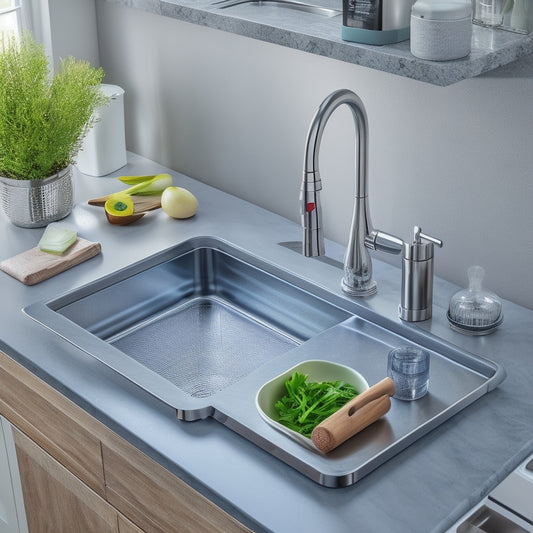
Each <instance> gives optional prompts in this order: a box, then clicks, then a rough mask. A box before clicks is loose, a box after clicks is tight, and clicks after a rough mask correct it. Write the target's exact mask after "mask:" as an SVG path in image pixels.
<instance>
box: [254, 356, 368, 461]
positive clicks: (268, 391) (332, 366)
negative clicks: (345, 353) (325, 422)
mask: <svg viewBox="0 0 533 533" xmlns="http://www.w3.org/2000/svg"><path fill="white" fill-rule="evenodd" d="M295 372H299V373H300V374H305V375H307V376H309V377H308V379H307V381H308V382H318V383H320V382H322V381H339V380H342V381H345V382H346V383H349V384H350V385H352V386H353V387H355V388H356V390H357V392H358V393H359V394H361V393H362V392H364V391H365V390H367V389H368V383H367V381H366V379H365V378H364V377H363V376H362V375H361V374H359V372H356V371H355V370H354V369H353V368H350V367H349V366H345V365H341V364H339V363H333V362H331V361H322V360H309V361H303V362H302V363H298V364H297V365H295V366H293V367H292V368H289V370H287V371H286V372H283V374H280V375H279V376H276V377H275V378H273V379H271V380H270V381H267V382H266V383H265V384H264V385H263V386H262V387H261V388H260V389H259V391H258V392H257V395H256V397H255V406H256V407H257V410H258V411H259V414H260V415H261V417H262V418H263V419H264V420H265V422H267V423H268V424H270V425H271V426H273V427H274V428H276V429H277V430H279V431H281V432H282V433H285V434H286V435H288V436H289V437H291V438H292V439H294V440H295V441H296V442H299V443H300V444H302V445H304V446H306V447H307V448H310V449H312V450H315V451H316V447H315V445H314V444H313V441H312V440H311V439H309V438H308V437H304V436H303V435H302V434H301V433H298V432H297V431H293V430H292V429H289V428H288V427H286V426H284V425H283V424H280V423H279V422H278V421H277V417H278V415H277V412H276V409H275V408H274V405H275V404H276V402H277V401H278V400H280V399H281V398H282V397H283V396H285V395H286V394H287V389H286V388H285V381H287V379H289V378H290V377H291V376H292V375H293V374H294V373H295Z"/></svg>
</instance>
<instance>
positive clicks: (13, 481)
mask: <svg viewBox="0 0 533 533" xmlns="http://www.w3.org/2000/svg"><path fill="white" fill-rule="evenodd" d="M27 531H28V526H27V524H26V516H25V513H24V503H23V500H22V487H21V485H20V476H19V470H18V465H17V457H16V452H15V444H14V442H13V434H12V432H11V425H10V424H9V422H8V421H7V420H6V419H5V418H3V417H2V416H0V533H27Z"/></svg>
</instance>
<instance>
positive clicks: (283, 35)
mask: <svg viewBox="0 0 533 533" xmlns="http://www.w3.org/2000/svg"><path fill="white" fill-rule="evenodd" d="M106 1H108V2H111V3H115V4H121V5H125V6H128V7H130V8H134V9H140V10H143V11H147V12H150V13H153V14H158V15H162V16H166V17H170V18H174V19H177V20H182V21H186V22H190V23H192V24H198V25H201V26H207V27H210V28H215V29H219V30H223V31H228V32H231V33H235V34H238V35H243V36H246V37H249V38H252V39H258V40H261V41H266V42H270V43H274V44H278V45H281V46H286V47H289V48H293V49H296V50H302V51H304V52H309V53H311V54H316V55H320V56H325V57H330V58H333V59H337V60H339V61H344V62H346V63H353V64H355V65H361V66H363V67H367V68H371V69H374V70H380V71H383V72H388V73H390V74H394V75H398V76H402V77H406V78H410V79H414V80H418V81H422V82H425V83H430V84H433V85H438V86H442V87H444V86H447V85H451V84H453V83H457V82H459V81H461V80H465V79H469V78H474V77H476V76H479V75H480V74H483V73H486V72H490V71H492V70H494V69H496V68H498V67H501V66H503V65H508V64H509V63H512V62H513V61H516V60H517V59H519V58H521V57H523V56H525V55H528V54H531V53H532V52H533V35H532V34H529V35H521V34H516V33H511V32H508V31H504V30H491V29H488V28H482V27H479V26H475V25H474V27H473V36H472V51H471V53H470V55H469V56H468V57H466V58H464V59H459V60H455V61H443V62H437V61H426V60H422V59H418V58H416V57H414V56H413V55H412V54H411V52H410V44H409V41H404V42H402V43H398V44H394V45H386V46H373V45H363V44H357V43H350V42H347V41H343V40H342V39H341V25H342V15H341V14H339V15H337V16H333V17H325V16H320V15H316V14H312V13H306V12H302V11H299V10H295V9H287V8H283V7H279V6H275V5H268V4H265V3H264V4H262V5H258V4H256V3H255V4H254V3H243V4H240V5H237V6H233V7H230V8H226V9H221V8H220V6H219V5H217V4H214V3H213V0H106ZM311 3H313V4H316V5H320V6H323V7H328V8H335V9H338V10H341V9H342V5H341V2H340V0H313V2H311Z"/></svg>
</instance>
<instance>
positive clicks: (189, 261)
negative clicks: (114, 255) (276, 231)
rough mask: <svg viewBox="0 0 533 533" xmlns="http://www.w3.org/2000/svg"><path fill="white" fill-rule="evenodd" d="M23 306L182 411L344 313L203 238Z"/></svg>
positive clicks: (199, 412)
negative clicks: (62, 292)
mask: <svg viewBox="0 0 533 533" xmlns="http://www.w3.org/2000/svg"><path fill="white" fill-rule="evenodd" d="M25 312H26V313H27V314H28V315H29V316H31V317H32V318H35V319H36V320H38V321H39V322H41V323H42V324H44V325H45V326H47V327H49V328H50V329H52V330H53V331H55V332H56V333H58V334H59V335H61V336H63V337H64V338H65V339H67V340H68V341H69V342H71V343H72V344H74V345H75V346H77V347H79V348H81V349H82V350H84V351H85V352H87V353H89V354H90V355H92V356H93V357H95V358H97V359H99V360H100V361H102V362H104V363H105V364H107V365H108V366H110V367H112V368H114V369H115V370H117V371H118V372H120V373H121V374H123V375H124V376H126V377H127V378H128V379H130V380H131V381H134V382H135V383H137V384H138V385H140V386H141V387H142V388H144V389H145V390H147V391H148V392H150V393H151V394H153V395H154V396H156V397H158V398H160V399H161V400H163V401H164V402H166V403H168V404H169V405H171V406H172V407H175V408H176V409H177V410H178V412H179V413H181V414H179V415H178V416H180V417H181V418H187V419H194V418H203V417H205V416H208V415H209V414H210V413H211V410H210V408H209V407H208V406H206V407H205V408H199V407H198V405H194V403H193V399H201V398H209V397H210V396H212V395H214V394H216V393H218V392H220V391H222V390H224V389H225V388H226V387H228V386H230V385H232V384H234V383H236V382H238V381H239V380H241V379H242V378H243V377H245V376H247V375H248V374H249V373H250V372H252V371H253V370H255V369H256V368H258V367H260V366H261V365H263V364H264V363H265V362H267V361H269V360H271V359H273V358H275V357H278V356H279V355H281V354H283V353H285V352H287V351H289V350H291V349H292V348H294V347H295V346H298V345H299V344H301V343H302V342H303V341H305V340H307V339H309V338H311V337H312V336H314V335H316V334H317V333H319V332H320V331H323V330H325V329H327V328H329V327H331V326H332V325H334V324H337V323H339V322H341V321H343V320H345V319H346V318H347V317H348V316H349V313H347V312H346V311H343V310H341V309H339V308H337V307H335V306H334V305H331V304H330V303H328V302H326V301H324V300H322V299H320V298H318V297H316V296H313V295H312V294H311V293H310V292H308V291H306V290H303V289H301V288H299V287H297V286H295V285H294V284H291V283H290V282H289V281H285V280H283V279H282V278H281V277H280V275H279V274H276V269H275V268H274V267H271V266H269V265H267V264H265V263H262V262H261V261H259V260H258V259H257V258H253V257H251V256H248V255H247V254H246V253H244V252H243V251H240V250H238V249H236V248H233V247H231V246H230V245H228V244H225V243H223V242H222V241H218V240H216V239H211V238H201V239H196V240H193V241H188V242H186V243H183V244H181V245H179V246H176V247H175V248H172V249H170V250H167V251H165V252H163V253H161V254H158V255H156V256H155V257H151V258H149V259H147V260H145V261H142V262H140V263H138V264H135V265H132V266H131V267H128V268H126V269H124V270H121V271H119V272H116V273H115V274H113V275H111V276H109V277H107V278H105V279H102V280H98V281H96V282H94V283H91V284H90V285H88V286H85V287H83V288H81V289H78V290H76V291H74V292H71V293H68V294H66V295H64V296H61V297H59V298H57V299H54V300H51V301H48V302H46V303H39V304H36V305H32V306H29V307H27V308H26V309H25ZM203 403H205V402H203ZM191 405H194V407H193V408H191V407H189V406H191ZM185 411H189V412H188V413H187V414H185Z"/></svg>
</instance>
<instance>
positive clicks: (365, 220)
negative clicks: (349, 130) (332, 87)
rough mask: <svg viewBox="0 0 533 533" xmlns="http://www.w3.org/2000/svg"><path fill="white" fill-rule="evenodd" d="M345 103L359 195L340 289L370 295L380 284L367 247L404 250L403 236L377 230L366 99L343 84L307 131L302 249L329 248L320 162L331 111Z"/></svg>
mask: <svg viewBox="0 0 533 533" xmlns="http://www.w3.org/2000/svg"><path fill="white" fill-rule="evenodd" d="M343 104H346V105H347V106H348V107H349V108H350V110H351V111H352V115H353V119H354V123H355V157H356V160H355V200H354V208H353V215H352V223H351V228H350V234H349V239H348V246H347V249H346V254H345V256H344V277H343V280H342V289H343V291H344V292H346V293H347V294H349V295H351V296H369V295H371V294H374V293H375V292H376V290H377V284H376V282H375V281H374V280H373V278H372V260H371V258H370V254H369V252H368V249H369V248H370V249H377V250H383V251H387V252H390V253H400V251H401V249H402V244H403V241H402V240H401V239H399V238H397V237H394V236H393V235H389V234H388V233H385V232H382V231H378V230H375V229H374V228H373V226H372V221H371V218H370V209H369V207H368V119H367V116H366V111H365V108H364V106H363V102H362V101H361V99H360V98H359V96H357V95H356V94H355V93H354V92H352V91H350V90H348V89H341V90H338V91H335V92H333V93H332V94H330V95H329V96H328V97H327V98H326V99H325V100H324V101H323V102H322V104H321V105H320V107H319V108H318V110H317V112H316V114H315V116H314V118H313V120H312V122H311V125H310V127H309V132H308V134H307V141H306V146H305V158H304V169H303V180H302V189H301V195H300V198H301V214H302V226H303V230H304V231H303V233H304V238H303V252H304V255H306V256H307V257H311V256H318V255H323V254H324V253H325V246H324V233H323V228H322V208H321V204H320V190H321V189H322V181H321V179H320V172H319V168H318V156H319V151H320V143H321V140H322V135H323V133H324V129H325V127H326V124H327V122H328V120H329V118H330V116H331V115H332V113H333V112H334V111H335V110H336V109H337V108H338V107H339V106H341V105H343Z"/></svg>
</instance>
